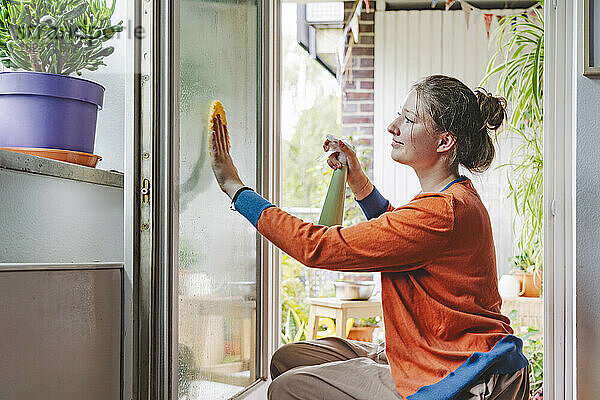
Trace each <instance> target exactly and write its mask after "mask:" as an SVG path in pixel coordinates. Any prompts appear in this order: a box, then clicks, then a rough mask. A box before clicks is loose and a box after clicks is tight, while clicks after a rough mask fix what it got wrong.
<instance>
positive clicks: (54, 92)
mask: <svg viewBox="0 0 600 400" xmlns="http://www.w3.org/2000/svg"><path fill="white" fill-rule="evenodd" d="M103 98H104V87H103V86H102V85H99V84H97V83H94V82H92V81H88V80H86V79H81V78H75V77H72V76H65V75H57V74H47V73H43V72H0V147H37V148H49V149H64V150H72V151H82V152H84V153H90V154H93V153H94V140H95V138H96V119H97V116H98V110H99V109H101V108H102V100H103Z"/></svg>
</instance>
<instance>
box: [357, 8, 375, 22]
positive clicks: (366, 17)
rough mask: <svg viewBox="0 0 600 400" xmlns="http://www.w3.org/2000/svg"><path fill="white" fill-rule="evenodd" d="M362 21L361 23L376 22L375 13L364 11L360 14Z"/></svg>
mask: <svg viewBox="0 0 600 400" xmlns="http://www.w3.org/2000/svg"><path fill="white" fill-rule="evenodd" d="M360 20H361V21H374V20H375V13H374V12H373V11H372V9H371V12H370V13H368V12H367V11H366V10H363V11H362V12H361V13H360Z"/></svg>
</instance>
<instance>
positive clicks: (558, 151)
mask: <svg viewBox="0 0 600 400" xmlns="http://www.w3.org/2000/svg"><path fill="white" fill-rule="evenodd" d="M578 6H579V5H578ZM575 10H577V8H576V6H574V5H572V2H571V0H547V1H546V2H545V9H544V23H545V32H544V36H545V38H544V41H545V54H544V57H545V61H544V62H545V64H544V264H545V268H544V397H545V398H546V399H550V400H553V399H556V400H561V399H573V398H576V395H575V393H576V392H575V390H576V373H575V362H574V360H575V359H576V358H575V301H574V293H575V291H574V285H575V279H574V271H575V246H574V243H575V218H574V213H575V132H576V131H575V118H574V115H575V113H574V110H575V105H576V93H575V88H576V84H575V82H576V77H577V74H576V68H575V66H576V65H577V63H576V61H577V60H576V53H577V52H576V51H574V48H573V44H574V43H577V42H576V37H575V29H574V28H575V27H576V26H577V25H576V24H575V17H576V15H577V13H576V12H575Z"/></svg>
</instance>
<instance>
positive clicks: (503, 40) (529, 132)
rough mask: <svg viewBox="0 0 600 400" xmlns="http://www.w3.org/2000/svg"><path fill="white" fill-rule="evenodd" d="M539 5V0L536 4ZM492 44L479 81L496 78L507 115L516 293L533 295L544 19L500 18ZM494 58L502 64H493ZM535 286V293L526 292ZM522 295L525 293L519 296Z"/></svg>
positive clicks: (537, 274) (539, 212) (537, 13)
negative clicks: (493, 51)
mask: <svg viewBox="0 0 600 400" xmlns="http://www.w3.org/2000/svg"><path fill="white" fill-rule="evenodd" d="M540 4H541V5H543V2H542V1H540ZM494 38H495V41H496V43H497V45H498V47H497V52H496V54H495V55H494V56H493V57H492V59H491V60H490V62H489V65H488V73H487V74H486V76H485V77H484V78H483V80H482V85H484V84H485V83H487V82H488V81H489V79H490V78H491V77H492V76H498V78H499V79H498V87H497V89H498V92H499V93H500V94H501V95H503V96H504V97H505V98H506V99H507V100H508V102H509V104H510V105H511V108H512V112H511V115H510V118H509V127H508V129H507V130H508V132H510V133H513V134H514V135H515V138H516V140H517V142H518V146H517V147H516V148H515V149H514V150H513V152H512V154H511V161H510V162H509V163H507V164H503V165H501V166H500V167H509V171H508V172H509V174H507V175H508V177H507V182H508V187H509V197H511V198H512V200H513V204H514V207H515V210H516V218H517V219H516V220H515V227H516V223H517V222H520V224H519V227H518V228H519V231H520V235H519V236H518V237H517V240H516V247H517V255H516V257H513V258H512V260H513V264H514V266H516V267H517V269H518V271H520V272H518V273H517V276H518V277H520V279H522V280H523V286H522V288H521V291H522V292H523V290H524V289H525V290H527V292H526V293H528V295H529V296H539V289H541V286H542V270H543V247H542V244H543V225H542V223H543V217H544V214H543V204H544V196H543V193H544V191H543V171H544V169H543V167H544V157H543V155H544V150H543V132H544V129H543V126H544V119H543V109H544V105H543V103H544V94H543V87H544V85H543V77H544V19H543V11H542V9H541V8H536V9H532V10H529V11H527V12H523V13H521V14H517V15H509V16H505V17H503V18H502V19H501V21H500V24H499V26H498V29H497V30H496V32H495V34H494ZM497 60H502V61H501V62H499V63H498V62H497ZM530 284H531V286H532V289H535V288H536V287H537V288H538V291H537V293H536V291H531V290H530V289H529V285H530ZM523 295H525V293H524V294H523Z"/></svg>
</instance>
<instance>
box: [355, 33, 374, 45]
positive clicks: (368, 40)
mask: <svg viewBox="0 0 600 400" xmlns="http://www.w3.org/2000/svg"><path fill="white" fill-rule="evenodd" d="M358 43H359V44H373V43H375V36H367V35H358Z"/></svg>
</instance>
